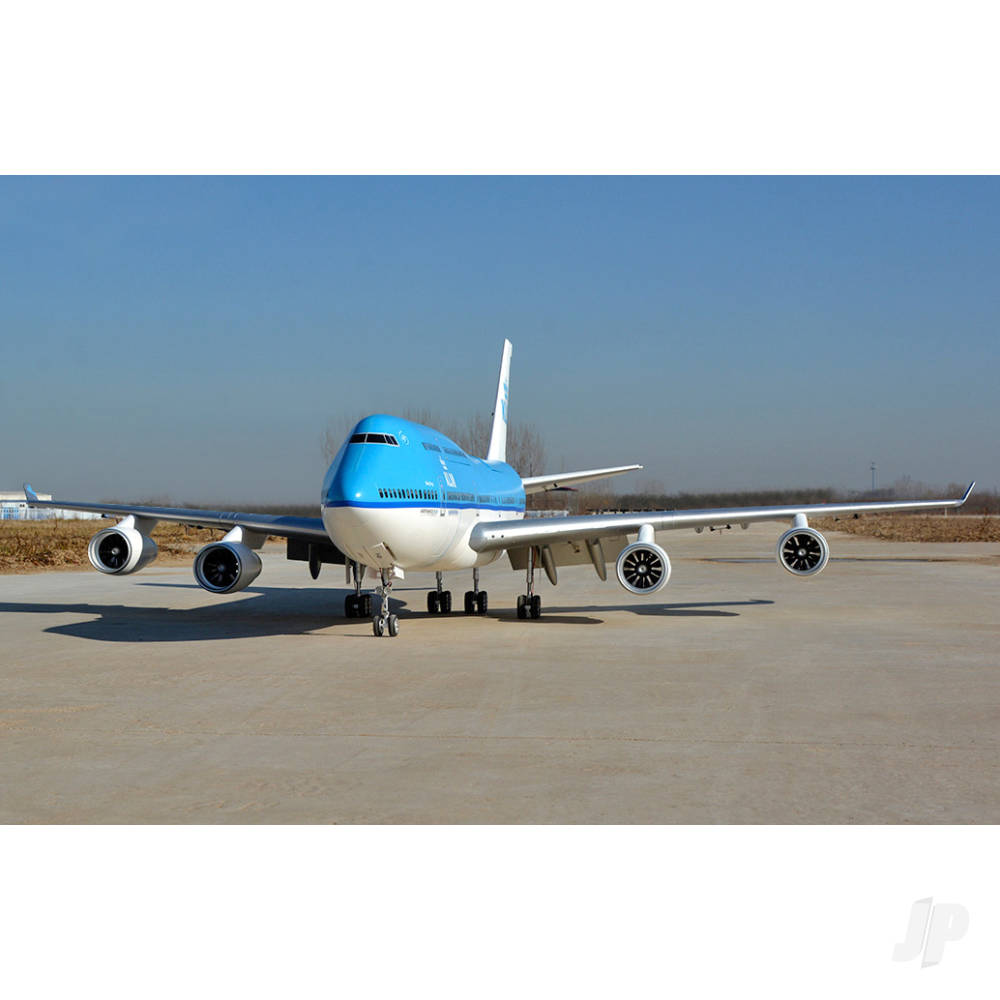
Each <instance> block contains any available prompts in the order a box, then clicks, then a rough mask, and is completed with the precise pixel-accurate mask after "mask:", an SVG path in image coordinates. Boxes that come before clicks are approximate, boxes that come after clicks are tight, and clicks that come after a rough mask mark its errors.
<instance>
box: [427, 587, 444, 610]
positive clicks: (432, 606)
mask: <svg viewBox="0 0 1000 1000" xmlns="http://www.w3.org/2000/svg"><path fill="white" fill-rule="evenodd" d="M440 610H441V605H440V604H439V603H438V592H437V591H436V590H428V591H427V613H428V614H429V615H436V614H437V613H438V612H439V611H440Z"/></svg>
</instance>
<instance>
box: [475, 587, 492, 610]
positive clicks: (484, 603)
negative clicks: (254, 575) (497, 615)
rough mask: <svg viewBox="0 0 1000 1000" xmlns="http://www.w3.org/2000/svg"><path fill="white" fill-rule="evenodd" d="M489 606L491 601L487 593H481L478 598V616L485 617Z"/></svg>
mask: <svg viewBox="0 0 1000 1000" xmlns="http://www.w3.org/2000/svg"><path fill="white" fill-rule="evenodd" d="M489 606H490V605H489V599H488V598H487V596H486V591H485V590H481V591H479V594H478V595H477V596H476V614H478V615H485V614H486V609H487V608H488V607H489Z"/></svg>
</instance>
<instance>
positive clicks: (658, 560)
mask: <svg viewBox="0 0 1000 1000" xmlns="http://www.w3.org/2000/svg"><path fill="white" fill-rule="evenodd" d="M615 573H617V574H618V582H619V583H620V584H621V585H622V586H623V587H624V588H625V589H626V590H627V591H629V592H631V593H633V594H655V593H656V591H658V590H659V589H660V588H661V587H665V586H666V584H667V580H669V579H670V559H669V557H668V556H667V553H666V552H664V550H663V549H661V548H660V546H659V545H657V544H656V543H655V542H645V541H638V542H633V543H632V544H631V545H626V546H625V548H623V549H622V550H621V553H620V554H619V556H618V561H617V562H616V563H615Z"/></svg>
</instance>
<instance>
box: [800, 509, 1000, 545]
mask: <svg viewBox="0 0 1000 1000" xmlns="http://www.w3.org/2000/svg"><path fill="white" fill-rule="evenodd" d="M809 523H810V524H811V525H812V526H813V527H814V528H818V529H819V530H820V531H844V532H846V533H847V534H849V535H862V536H864V537H865V538H880V539H882V540H883V541H886V542H1000V517H990V516H989V515H982V514H974V515H962V514H949V515H948V516H947V517H946V516H944V515H942V514H881V515H879V514H868V515H864V516H862V517H859V518H857V519H856V520H855V519H854V518H853V517H848V518H840V519H834V518H832V517H824V518H815V519H810V521H809Z"/></svg>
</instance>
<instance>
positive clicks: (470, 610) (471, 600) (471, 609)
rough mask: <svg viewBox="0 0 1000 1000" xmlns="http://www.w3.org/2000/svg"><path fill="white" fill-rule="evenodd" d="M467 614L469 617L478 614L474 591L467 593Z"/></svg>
mask: <svg viewBox="0 0 1000 1000" xmlns="http://www.w3.org/2000/svg"><path fill="white" fill-rule="evenodd" d="M465 613H466V614H467V615H474V614H475V613H476V595H475V592H474V591H472V590H467V591H466V592H465Z"/></svg>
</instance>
